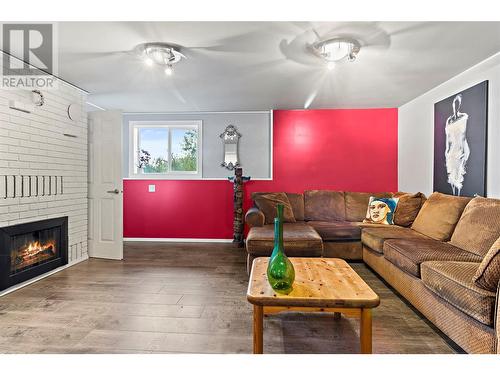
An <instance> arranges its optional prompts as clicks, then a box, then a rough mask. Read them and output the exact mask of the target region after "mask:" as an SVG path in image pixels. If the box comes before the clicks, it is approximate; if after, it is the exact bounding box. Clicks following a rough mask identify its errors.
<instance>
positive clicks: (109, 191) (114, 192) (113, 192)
mask: <svg viewBox="0 0 500 375" xmlns="http://www.w3.org/2000/svg"><path fill="white" fill-rule="evenodd" d="M107 193H110V194H120V190H118V189H115V190H108V191H107Z"/></svg>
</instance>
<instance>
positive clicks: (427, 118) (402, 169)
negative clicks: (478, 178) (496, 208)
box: [398, 53, 500, 198]
mask: <svg viewBox="0 0 500 375" xmlns="http://www.w3.org/2000/svg"><path fill="white" fill-rule="evenodd" d="M485 80H488V81H489V93H488V95H489V96H488V97H489V99H488V100H489V103H488V160H487V186H486V191H487V196H489V197H495V198H500V147H499V145H500V53H498V54H496V55H494V56H492V57H490V58H488V59H487V60H485V61H483V62H481V63H479V64H477V65H475V66H474V67H472V68H470V69H468V70H466V71H465V72H463V73H461V74H459V75H457V76H455V77H453V78H452V79H450V80H449V81H447V82H445V83H443V84H441V85H439V86H437V87H435V88H434V89H432V90H430V91H428V92H427V93H425V94H423V95H421V96H419V97H418V98H416V99H414V100H412V101H410V102H408V103H406V104H405V105H403V106H401V107H400V108H399V119H398V122H399V124H398V163H399V165H398V184H399V190H400V191H413V192H416V191H421V192H423V193H425V194H427V195H428V194H430V193H432V188H433V164H434V162H433V160H434V103H436V102H438V101H440V100H442V99H444V98H447V97H449V96H451V95H453V94H455V93H457V92H460V91H462V90H464V89H467V88H469V87H471V86H473V85H475V84H477V83H480V82H482V81H485Z"/></svg>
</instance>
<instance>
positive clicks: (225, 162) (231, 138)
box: [219, 125, 241, 171]
mask: <svg viewBox="0 0 500 375" xmlns="http://www.w3.org/2000/svg"><path fill="white" fill-rule="evenodd" d="M219 137H220V138H221V139H222V144H223V147H224V148H223V153H222V163H221V167H224V168H226V169H229V170H230V171H232V170H234V169H235V168H238V167H240V166H241V165H240V163H239V156H238V148H239V140H240V138H241V134H240V133H238V130H237V129H236V127H235V126H234V125H228V126H227V127H226V129H225V130H224V132H223V133H222V134H221V135H219ZM228 145H236V151H235V153H234V154H235V156H236V157H235V158H234V157H233V160H229V156H228V153H229V151H228V150H227V147H228ZM234 159H235V160H234Z"/></svg>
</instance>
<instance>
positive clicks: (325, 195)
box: [304, 190, 366, 221]
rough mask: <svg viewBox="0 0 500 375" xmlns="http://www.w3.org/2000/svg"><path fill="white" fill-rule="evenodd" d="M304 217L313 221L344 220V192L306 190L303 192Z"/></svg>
mask: <svg viewBox="0 0 500 375" xmlns="http://www.w3.org/2000/svg"><path fill="white" fill-rule="evenodd" d="M365 212H366V207H365ZM304 218H305V220H315V221H333V220H345V202H344V192H343V191H331V190H306V191H305V192H304Z"/></svg>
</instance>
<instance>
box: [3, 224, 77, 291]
mask: <svg viewBox="0 0 500 375" xmlns="http://www.w3.org/2000/svg"><path fill="white" fill-rule="evenodd" d="M67 263H68V217H67V216H64V217H60V218H56V219H47V220H41V221H36V222H31V223H26V224H18V225H12V226H9V227H4V228H0V290H3V289H6V288H9V287H11V286H13V285H16V284H19V283H21V282H23V281H26V280H29V279H32V278H33V277H36V276H39V275H41V274H43V273H45V272H48V271H51V270H53V269H55V268H57V267H60V266H63V265H65V264H67Z"/></svg>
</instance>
